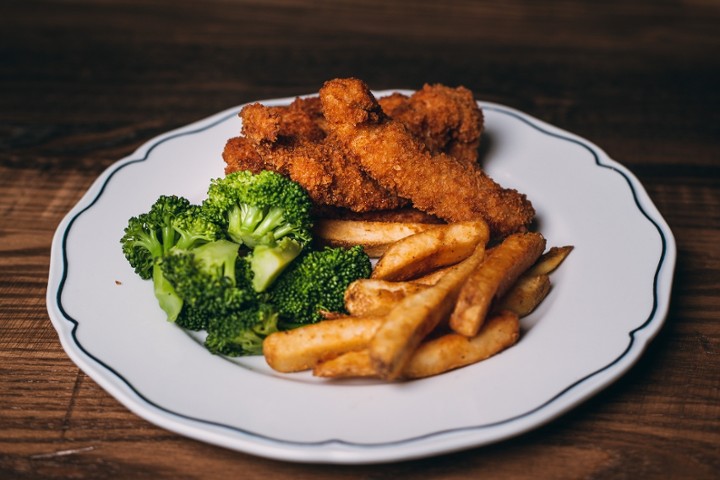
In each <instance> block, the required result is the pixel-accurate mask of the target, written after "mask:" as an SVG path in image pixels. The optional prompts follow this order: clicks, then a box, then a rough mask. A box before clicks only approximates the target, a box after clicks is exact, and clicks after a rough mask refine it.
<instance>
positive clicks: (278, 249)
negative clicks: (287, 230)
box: [250, 237, 302, 292]
mask: <svg viewBox="0 0 720 480" xmlns="http://www.w3.org/2000/svg"><path fill="white" fill-rule="evenodd" d="M301 251H302V245H301V244H300V243H298V242H296V241H295V240H291V239H290V238H288V237H285V238H283V239H282V240H280V242H278V243H277V244H276V245H275V246H272V247H271V246H268V245H258V246H257V247H255V249H254V250H253V252H252V256H251V258H250V269H251V270H252V272H253V288H254V289H255V291H256V292H264V291H265V290H266V289H267V288H268V287H269V286H270V285H271V284H272V283H273V282H274V281H275V279H276V278H277V277H278V276H279V275H280V274H281V273H282V271H283V270H285V268H286V267H287V266H288V265H289V264H290V263H291V262H292V261H293V260H295V258H296V257H297V256H298V255H300V252H301Z"/></svg>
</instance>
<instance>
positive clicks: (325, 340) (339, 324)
mask: <svg viewBox="0 0 720 480" xmlns="http://www.w3.org/2000/svg"><path fill="white" fill-rule="evenodd" d="M382 322H383V319H382V317H344V318H337V319H333V320H323V321H321V322H319V323H315V324H312V325H306V326H304V327H299V328H296V329H293V330H287V331H282V332H276V333H273V334H271V335H268V337H267V338H266V339H265V341H264V342H263V355H264V356H265V360H266V361H267V363H268V365H270V367H272V368H273V369H274V370H277V371H279V372H285V373H288V372H299V371H302V370H308V369H310V368H313V367H314V366H315V365H316V364H317V363H318V362H320V361H322V360H324V359H327V358H332V357H334V356H337V355H340V354H342V353H345V352H350V351H353V350H359V349H362V348H365V347H367V345H368V343H369V342H370V339H371V338H372V336H373V335H374V334H375V332H376V331H377V329H378V328H379V327H380V325H381V324H382Z"/></svg>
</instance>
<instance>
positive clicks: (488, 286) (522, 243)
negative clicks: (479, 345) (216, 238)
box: [450, 232, 545, 337]
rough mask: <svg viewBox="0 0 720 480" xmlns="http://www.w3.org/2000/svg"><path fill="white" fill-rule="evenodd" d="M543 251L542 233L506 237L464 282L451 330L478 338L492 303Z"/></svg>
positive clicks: (517, 234)
mask: <svg viewBox="0 0 720 480" xmlns="http://www.w3.org/2000/svg"><path fill="white" fill-rule="evenodd" d="M544 249H545V238H543V236H542V235H540V234H539V233H532V232H529V233H516V234H513V235H509V236H508V237H506V238H505V240H503V242H502V243H501V244H500V245H498V246H496V247H495V248H493V250H492V251H491V252H489V253H488V255H487V257H486V258H485V261H484V262H482V265H481V266H480V267H479V268H478V269H476V270H475V271H474V272H473V273H472V275H470V278H469V279H468V280H467V282H465V285H464V287H463V289H462V291H461V292H460V294H459V296H458V300H457V304H456V305H455V309H454V310H453V313H452V315H451V316H450V328H451V329H452V330H453V331H455V332H456V333H459V334H461V335H465V336H466V337H474V336H475V335H477V332H478V331H479V330H480V327H481V326H482V323H483V321H484V320H485V317H486V316H487V314H488V311H489V310H490V306H491V304H492V302H493V300H495V299H496V298H499V297H502V296H503V295H504V294H505V292H506V291H507V290H508V289H509V288H510V287H511V286H512V285H513V284H514V283H515V281H516V280H517V279H518V277H520V275H521V274H522V273H523V272H525V270H527V269H528V268H529V267H530V266H531V265H533V264H534V263H535V261H536V260H537V259H538V257H539V256H540V255H541V254H542V252H543V250H544Z"/></svg>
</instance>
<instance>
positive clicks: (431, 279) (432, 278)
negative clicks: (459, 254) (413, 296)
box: [408, 264, 457, 285]
mask: <svg viewBox="0 0 720 480" xmlns="http://www.w3.org/2000/svg"><path fill="white" fill-rule="evenodd" d="M455 268H457V264H455V265H450V266H449V267H442V268H438V269H437V270H433V271H432V272H430V273H426V274H424V275H423V276H421V277H417V278H411V279H410V280H408V281H410V282H413V283H420V284H422V285H435V284H436V283H437V282H439V281H440V279H441V278H442V277H444V276H445V275H446V274H447V273H448V272H451V271H452V270H453V269H455Z"/></svg>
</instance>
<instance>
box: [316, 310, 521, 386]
mask: <svg viewBox="0 0 720 480" xmlns="http://www.w3.org/2000/svg"><path fill="white" fill-rule="evenodd" d="M519 337H520V322H519V319H518V316H517V314H515V313H514V312H510V311H501V312H498V313H497V314H495V315H493V316H492V317H491V318H489V319H488V321H487V322H486V323H485V324H484V325H483V327H482V329H481V330H480V332H479V333H478V334H477V335H476V336H475V337H472V338H468V337H466V336H464V335H460V334H457V333H447V334H445V335H442V336H440V337H437V338H434V339H432V340H428V341H426V342H423V343H421V344H420V346H419V347H418V348H417V350H415V351H414V352H413V354H412V356H411V357H410V359H409V360H408V362H407V365H405V367H404V368H403V371H402V374H401V375H400V377H401V378H405V379H415V378H423V377H430V376H433V375H438V374H440V373H445V372H448V371H450V370H454V369H456V368H460V367H464V366H467V365H470V364H473V363H477V362H480V361H482V360H485V359H487V358H490V357H491V356H493V355H495V354H497V353H500V352H501V351H503V350H505V349H506V348H509V347H511V346H512V345H514V344H515V343H516V342H517V340H518V338H519ZM313 375H315V376H316V377H324V378H359V377H377V376H378V373H377V371H376V370H375V368H374V367H373V363H372V360H371V358H370V353H369V351H368V350H357V351H352V352H348V353H344V354H342V355H339V356H337V357H335V358H331V359H329V360H327V361H324V362H321V363H319V364H317V365H316V366H315V368H314V369H313Z"/></svg>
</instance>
